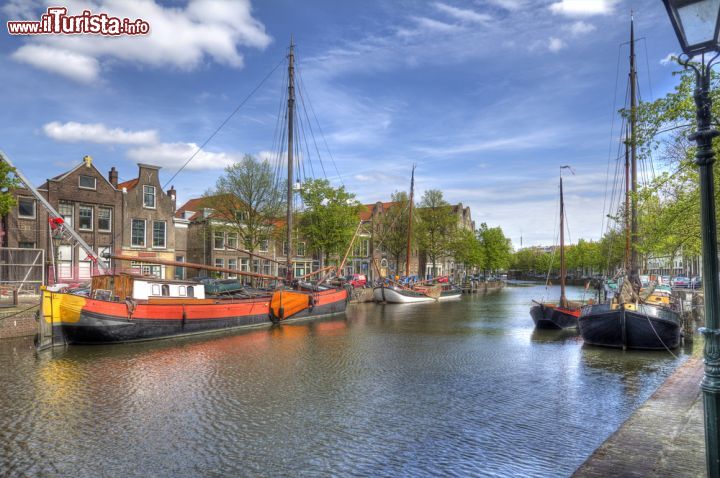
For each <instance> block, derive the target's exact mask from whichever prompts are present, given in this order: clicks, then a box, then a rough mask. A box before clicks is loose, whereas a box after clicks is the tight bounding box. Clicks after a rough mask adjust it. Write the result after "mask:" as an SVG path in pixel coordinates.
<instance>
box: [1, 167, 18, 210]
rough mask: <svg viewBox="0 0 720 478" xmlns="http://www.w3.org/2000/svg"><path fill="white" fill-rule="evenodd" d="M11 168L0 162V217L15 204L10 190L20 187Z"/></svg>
mask: <svg viewBox="0 0 720 478" xmlns="http://www.w3.org/2000/svg"><path fill="white" fill-rule="evenodd" d="M14 172H15V169H14V168H11V167H10V165H9V164H7V163H6V162H5V161H0V216H4V215H5V214H7V213H8V212H10V209H12V208H13V206H15V204H16V202H17V201H16V200H15V197H14V196H13V194H12V190H13V189H15V188H17V187H19V186H20V180H19V179H18V178H17V176H15V174H13V173H14Z"/></svg>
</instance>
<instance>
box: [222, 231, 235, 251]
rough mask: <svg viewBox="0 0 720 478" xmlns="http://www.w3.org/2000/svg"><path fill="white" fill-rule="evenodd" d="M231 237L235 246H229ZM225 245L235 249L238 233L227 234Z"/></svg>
mask: <svg viewBox="0 0 720 478" xmlns="http://www.w3.org/2000/svg"><path fill="white" fill-rule="evenodd" d="M231 237H232V238H234V239H235V245H231V244H230V238H231ZM225 244H226V245H227V246H229V247H235V248H236V247H237V246H238V233H237V232H228V233H227V235H226V236H225Z"/></svg>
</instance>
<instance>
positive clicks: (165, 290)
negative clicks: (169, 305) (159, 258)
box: [160, 284, 170, 297]
mask: <svg viewBox="0 0 720 478" xmlns="http://www.w3.org/2000/svg"><path fill="white" fill-rule="evenodd" d="M160 289H161V291H162V296H163V297H167V296H169V295H170V286H169V285H167V284H163V285H162V287H161V288H160Z"/></svg>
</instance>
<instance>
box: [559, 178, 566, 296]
mask: <svg viewBox="0 0 720 478" xmlns="http://www.w3.org/2000/svg"><path fill="white" fill-rule="evenodd" d="M565 275H566V272H565V203H564V201H563V184H562V169H560V307H567V298H565Z"/></svg>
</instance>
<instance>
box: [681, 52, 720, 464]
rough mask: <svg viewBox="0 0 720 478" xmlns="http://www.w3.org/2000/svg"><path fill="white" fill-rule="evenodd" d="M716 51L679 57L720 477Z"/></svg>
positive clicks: (712, 459)
mask: <svg viewBox="0 0 720 478" xmlns="http://www.w3.org/2000/svg"><path fill="white" fill-rule="evenodd" d="M717 57H718V55H715V56H714V57H713V58H712V59H711V60H710V61H709V62H707V64H706V63H705V61H704V60H705V58H704V56H703V61H702V62H701V63H700V64H699V65H698V64H693V63H690V58H689V57H688V56H687V55H682V56H681V58H680V59H679V60H678V61H679V63H680V64H681V65H683V66H684V67H685V68H691V69H692V70H693V71H694V72H695V94H694V96H695V107H696V110H697V131H695V132H694V133H693V134H691V135H690V137H689V139H690V140H691V141H695V142H696V143H697V150H696V152H695V164H697V166H698V170H699V172H700V225H701V229H702V260H703V276H704V277H705V279H704V280H703V292H704V295H705V300H704V302H705V325H706V326H705V327H702V328H700V329H699V332H700V333H702V334H703V336H704V338H705V349H704V355H705V360H704V362H705V376H704V377H703V380H702V383H701V384H700V388H701V389H702V392H703V403H704V408H705V456H706V464H707V474H708V476H709V477H712V478H717V477H720V426H719V425H720V422H719V420H718V417H719V415H718V411H719V409H720V328H719V326H720V310H718V307H719V306H720V278H719V277H718V245H717V220H716V216H715V181H714V177H713V176H714V174H713V164H714V163H715V152H714V151H713V149H712V140H713V138H714V137H716V136H718V135H720V132H718V131H717V130H716V129H715V128H714V127H713V126H712V111H711V107H712V99H711V98H710V79H711V76H712V67H713V62H714V60H715V59H716V58H717Z"/></svg>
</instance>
